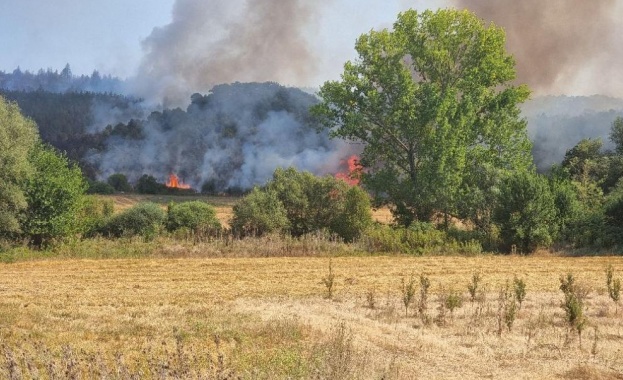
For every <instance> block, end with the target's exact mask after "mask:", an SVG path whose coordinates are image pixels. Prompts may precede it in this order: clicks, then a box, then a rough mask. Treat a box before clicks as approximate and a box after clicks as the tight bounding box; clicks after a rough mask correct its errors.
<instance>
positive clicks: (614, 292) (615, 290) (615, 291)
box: [606, 264, 621, 312]
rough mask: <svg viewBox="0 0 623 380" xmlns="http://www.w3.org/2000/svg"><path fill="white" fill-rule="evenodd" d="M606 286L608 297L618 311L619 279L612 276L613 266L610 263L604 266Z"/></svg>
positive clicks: (619, 296) (619, 297) (619, 298)
mask: <svg viewBox="0 0 623 380" xmlns="http://www.w3.org/2000/svg"><path fill="white" fill-rule="evenodd" d="M606 286H607V289H608V295H609V296H610V299H611V300H612V301H613V302H614V303H615V305H616V307H617V310H616V312H618V309H619V301H620V300H621V279H619V278H616V279H615V278H614V268H613V267H612V264H611V265H608V267H607V268H606Z"/></svg>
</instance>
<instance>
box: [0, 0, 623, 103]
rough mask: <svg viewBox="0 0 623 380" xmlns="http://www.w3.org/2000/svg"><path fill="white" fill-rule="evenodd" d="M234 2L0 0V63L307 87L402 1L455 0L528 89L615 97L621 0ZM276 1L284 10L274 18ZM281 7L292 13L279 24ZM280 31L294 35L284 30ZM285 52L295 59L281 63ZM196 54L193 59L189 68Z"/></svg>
mask: <svg viewBox="0 0 623 380" xmlns="http://www.w3.org/2000/svg"><path fill="white" fill-rule="evenodd" d="M244 4H245V0H227V1H226V0H79V1H77V0H55V1H44V0H19V1H16V0H0V47H2V54H0V70H2V71H5V72H10V71H13V70H14V69H15V68H17V67H18V66H19V67H20V68H21V69H22V70H29V71H31V72H36V71H37V70H39V69H41V68H42V69H47V68H51V69H52V70H59V71H60V70H62V68H63V67H64V66H65V64H67V63H69V64H70V66H71V69H72V71H73V73H74V74H77V75H80V74H90V73H92V71H93V70H94V69H97V70H98V71H99V72H100V73H102V74H111V75H113V76H118V77H121V78H128V77H136V76H138V77H140V76H141V75H143V76H144V74H145V73H149V74H150V75H152V77H151V78H149V80H147V81H143V84H147V85H144V86H143V88H140V89H137V91H143V92H147V93H149V92H158V91H159V92H162V93H166V92H168V91H173V90H172V88H171V86H174V85H176V84H179V83H180V82H184V83H183V85H184V86H185V87H184V89H185V90H188V91H194V90H197V89H199V90H201V91H202V92H205V91H207V90H208V89H206V88H204V87H206V86H208V85H210V84H213V83H212V82H213V81H212V82H211V81H210V80H209V79H206V77H210V78H220V79H222V80H231V81H234V80H240V81H249V80H259V81H264V80H274V81H278V82H280V83H282V84H284V85H292V86H305V87H317V86H319V85H320V84H322V83H324V81H326V80H333V79H338V78H339V74H340V73H341V72H342V67H343V64H344V62H345V61H347V60H352V59H354V58H356V54H355V51H354V43H355V40H356V39H357V37H358V36H359V35H361V34H362V33H366V32H368V31H370V30H371V29H381V28H384V27H391V24H392V23H393V21H394V20H395V19H396V16H397V14H398V13H399V12H400V11H402V10H406V9H408V8H415V9H419V10H423V9H426V8H428V9H438V8H440V7H447V6H457V7H469V8H470V9H474V10H477V11H478V12H479V16H481V17H483V18H484V19H493V20H495V21H496V23H497V24H498V25H502V26H503V27H505V28H507V34H508V41H509V45H512V46H509V48H510V49H509V50H511V52H512V53H513V54H515V55H516V57H517V58H518V65H517V67H518V72H519V75H520V79H521V80H525V81H526V82H527V83H528V84H529V85H530V87H531V88H533V89H534V90H535V92H536V93H537V95H544V94H554V95H558V94H561V93H564V94H569V95H591V94H595V93H600V94H605V95H612V96H618V97H623V69H621V68H620V67H621V66H623V65H621V62H622V61H623V23H620V22H619V21H618V20H621V19H623V1H620V0H597V1H595V2H590V1H586V0H548V1H547V2H543V1H542V0H522V1H517V0H495V1H494V0H250V1H248V3H247V4H249V5H248V6H247V8H249V9H247V11H246V12H245V11H240V12H238V10H239V9H242V8H244V6H243V5H244ZM291 4H296V5H291ZM282 8H283V9H282ZM284 9H285V10H284ZM276 12H281V13H282V14H281V16H282V19H281V21H280V22H279V25H277V27H274V26H273V25H271V23H272V22H273V21H272V18H273V15H274V14H275V13H276ZM305 12H308V14H307V15H305V14H301V13H305ZM275 17H278V15H275ZM289 18H295V19H296V20H295V21H292V22H289V23H288V20H289ZM299 19H300V25H301V26H300V30H297V28H298V25H299V24H298V22H299ZM262 20H264V21H266V20H268V21H267V22H264V21H262ZM199 24H201V25H199ZM258 24H260V25H259V27H258V26H257V25H258ZM293 25H294V26H293ZM258 30H259V31H260V32H266V33H268V34H269V35H270V33H273V35H272V37H271V38H272V40H276V41H277V42H278V44H282V45H284V46H286V45H287V49H281V51H279V49H276V50H275V54H276V55H275V57H274V61H275V62H276V61H279V64H276V65H275V66H274V67H273V66H271V63H270V58H271V57H270V54H272V53H269V55H268V56H266V52H265V51H262V49H263V46H262V45H266V44H270V43H271V40H270V38H269V40H268V41H261V39H258V38H257V36H254V35H253V33H256V32H257V31H258ZM281 31H283V32H281ZM280 32H281V33H282V35H281V36H280V35H279V33H280ZM258 33H259V32H258ZM283 33H286V34H287V33H293V34H296V35H295V36H293V37H292V38H283ZM180 34H182V35H180ZM183 34H186V35H183ZM193 34H197V35H196V36H193ZM219 36H220V37H219ZM217 37H219V38H221V39H222V41H219V40H218V38H217ZM211 39H212V40H211ZM232 41H233V42H235V43H240V44H241V45H240V49H239V50H240V51H235V49H230V46H231V45H232V43H231V42H232ZM301 45H304V46H301ZM273 47H274V46H272V45H271V46H270V48H271V49H272V48H273ZM288 49H289V50H288ZM247 50H248V51H251V52H255V53H259V54H258V55H259V56H260V57H259V58H260V61H261V59H263V60H264V61H263V65H262V62H259V63H260V65H258V67H256V68H254V69H248V66H250V65H253V64H254V59H253V58H255V55H252V54H248V53H245V52H246V51H247ZM292 52H296V54H295V55H291V53H292ZM262 54H264V56H262ZM289 54H290V55H289ZM290 57H292V60H293V62H288V60H290ZM195 64H198V65H199V66H200V67H198V68H194V67H192V66H194V65H195ZM227 69H229V71H228V70H227ZM178 70H179V73H178V72H177V71H178ZM172 72H175V73H173V75H169V74H168V73H172ZM237 73H240V74H241V75H240V79H238V77H236V75H235V74H237ZM522 75H523V76H524V78H522V77H521V76H522ZM153 78H158V79H161V78H162V79H163V80H162V81H161V82H162V83H159V86H160V88H158V89H156V88H153V87H150V86H148V84H149V82H150V81H151V80H152V79H153ZM193 84H200V85H201V86H196V87H197V88H193ZM141 95H143V94H141ZM184 96H187V95H186V94H184Z"/></svg>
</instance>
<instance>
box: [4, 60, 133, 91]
mask: <svg viewBox="0 0 623 380" xmlns="http://www.w3.org/2000/svg"><path fill="white" fill-rule="evenodd" d="M125 87H126V82H125V81H123V80H121V79H119V78H117V77H113V76H111V75H101V74H100V73H99V72H98V71H97V70H94V71H93V73H92V74H91V75H80V76H74V75H73V73H72V72H71V67H70V66H69V64H67V65H66V66H65V68H64V69H63V70H61V71H60V72H59V71H58V70H52V69H47V70H43V69H39V71H37V73H36V74H35V73H31V72H30V71H28V70H26V71H22V70H21V69H20V68H19V67H18V68H16V69H15V70H13V72H11V73H6V72H4V71H0V88H2V89H5V90H11V91H49V92H56V93H63V92H83V91H88V92H101V93H107V92H108V93H116V94H120V93H125Z"/></svg>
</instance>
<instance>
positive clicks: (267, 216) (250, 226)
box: [231, 188, 289, 236]
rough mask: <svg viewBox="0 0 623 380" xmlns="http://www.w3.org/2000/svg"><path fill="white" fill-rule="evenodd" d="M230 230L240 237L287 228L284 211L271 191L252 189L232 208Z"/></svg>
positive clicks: (259, 234)
mask: <svg viewBox="0 0 623 380" xmlns="http://www.w3.org/2000/svg"><path fill="white" fill-rule="evenodd" d="M233 213H234V216H233V219H232V221H231V228H232V230H233V231H234V232H235V233H237V234H239V235H241V236H249V235H250V236H261V235H264V234H268V233H273V232H281V231H283V230H285V229H286V228H288V225H289V223H288V218H287V215H286V209H285V207H284V206H283V204H282V203H281V201H280V200H279V198H278V197H277V193H276V192H275V191H272V190H260V189H259V188H254V189H253V190H252V191H251V192H250V193H249V194H248V195H246V196H245V197H244V198H243V199H241V200H240V201H239V202H238V203H237V204H236V205H234V208H233Z"/></svg>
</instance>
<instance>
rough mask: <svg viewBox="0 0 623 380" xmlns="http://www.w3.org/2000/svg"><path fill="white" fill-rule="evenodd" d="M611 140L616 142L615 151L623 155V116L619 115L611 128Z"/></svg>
mask: <svg viewBox="0 0 623 380" xmlns="http://www.w3.org/2000/svg"><path fill="white" fill-rule="evenodd" d="M610 140H611V141H612V142H613V143H614V146H615V151H616V153H617V154H618V155H620V156H623V117H620V116H619V117H617V118H616V119H614V122H612V127H611V128H610Z"/></svg>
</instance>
